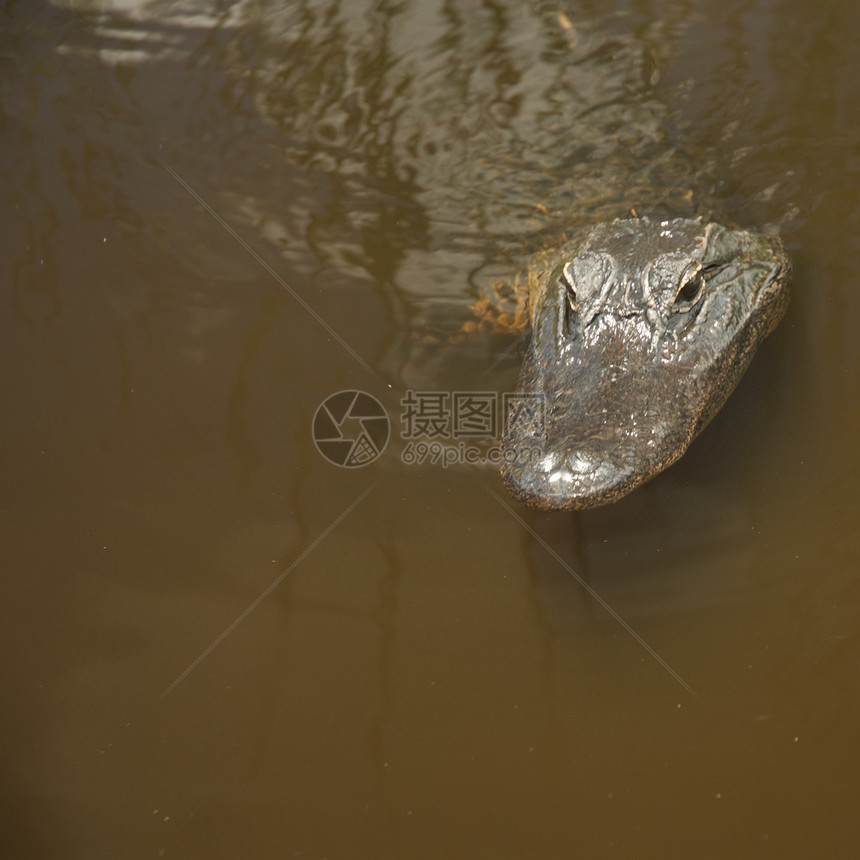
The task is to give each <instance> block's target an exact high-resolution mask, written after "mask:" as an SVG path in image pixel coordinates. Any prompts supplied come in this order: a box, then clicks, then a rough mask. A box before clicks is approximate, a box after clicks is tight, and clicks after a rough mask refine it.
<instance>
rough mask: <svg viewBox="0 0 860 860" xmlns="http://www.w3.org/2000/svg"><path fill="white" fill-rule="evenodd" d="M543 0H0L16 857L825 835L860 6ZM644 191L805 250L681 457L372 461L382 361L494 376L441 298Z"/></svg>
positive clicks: (846, 687)
mask: <svg viewBox="0 0 860 860" xmlns="http://www.w3.org/2000/svg"><path fill="white" fill-rule="evenodd" d="M564 9H565V12H566V15H567V18H568V19H569V21H570V22H571V25H572V26H571V27H567V26H566V22H565V21H564V20H560V19H559V17H558V15H557V9H556V7H554V6H550V5H548V4H547V5H544V4H541V3H532V4H518V3H514V2H497V3H492V4H490V3H478V2H463V3H456V4H455V3H447V2H424V0H421V2H419V0H406V2H401V3H396V4H395V3H386V2H377V3H373V2H370V0H364V2H359V0H355V2H344V3H338V2H333V0H332V2H325V0H319V2H305V3H298V2H296V3H290V2H288V3H283V4H277V3H266V2H261V3H254V2H246V3H240V4H235V5H227V4H223V5H221V6H219V5H213V4H208V3H207V4H204V3H198V2H186V3H176V4H171V3H148V4H147V3H137V4H136V3H131V2H128V3H117V4H115V5H113V6H111V5H108V4H105V5H104V6H99V5H98V4H96V3H87V4H83V3H75V4H62V5H60V4H58V5H49V4H46V3H44V2H37V0H33V2H28V0H23V2H18V3H15V4H12V5H11V6H8V7H7V8H6V10H5V12H4V13H3V15H4V27H3V34H4V35H3V45H4V47H3V52H2V67H0V72H2V85H0V99H2V102H0V103H2V114H3V136H2V148H3V177H4V178H3V184H2V188H0V217H2V237H3V239H2V247H3V255H2V272H3V278H2V284H3V295H4V301H3V305H2V308H3V316H2V342H3V355H4V357H5V361H4V367H5V372H4V374H3V377H2V381H0V386H2V392H0V403H2V406H3V416H4V420H3V421H2V423H0V428H2V462H3V476H4V487H5V501H4V503H3V506H2V507H3V521H4V524H5V529H4V532H5V540H4V549H3V559H4V570H5V574H4V576H3V582H4V585H3V601H2V605H3V617H4V625H3V645H4V647H3V670H4V671H3V677H4V690H5V694H6V706H5V709H4V710H5V720H4V723H5V726H4V731H3V736H4V741H5V743H4V744H3V746H4V759H3V760H4V776H5V779H4V783H5V784H4V788H5V791H4V801H5V802H4V803H3V804H2V809H3V817H4V819H5V822H4V825H5V826H4V836H3V844H4V846H5V848H4V853H5V854H6V855H7V856H10V857H11V856H15V857H27V858H30V857H33V858H35V857H62V858H77V857H81V858H92V857H123V858H125V857H128V858H132V857H158V856H166V857H171V856H172V857H189V858H197V857H199V858H212V857H224V858H228V857H229V858H234V857H261V858H268V857H293V856H295V857H330V858H331V857H392V858H394V857H397V858H402V857H427V858H436V857H470V858H471V857H571V856H583V857H601V856H609V855H611V856H691V857H726V856H742V857H752V856H774V857H809V856H849V854H850V853H851V848H852V846H856V844H857V840H858V838H860V825H858V824H857V815H856V803H857V799H858V792H860V768H858V764H860V731H858V728H857V723H858V717H860V689H858V677H860V635H858V619H860V577H858V575H857V574H858V567H859V566H860V558H858V538H857V525H858V507H860V505H858V491H857V480H858V474H860V469H858V466H860V455H858V447H857V444H856V440H857V430H858V418H860V414H858V406H857V404H858V402H860V401H858V396H860V382H858V376H857V367H858V342H860V338H858V336H857V331H858V326H860V298H858V296H860V292H858V290H857V288H856V281H857V271H858V249H860V226H859V225H858V208H857V207H858V176H860V128H858V117H860V90H858V84H857V81H858V80H860V55H858V53H857V49H856V45H857V41H858V38H860V20H858V12H857V9H856V6H854V5H852V4H850V3H849V2H839V0H822V2H818V3H815V4H808V3H801V2H792V0H783V2H779V1H778V0H772V2H767V0H759V2H753V3H750V2H743V3H741V2H726V0H719V2H717V0H690V2H680V0H677V2H671V0H665V2H659V0H644V2H636V3H623V2H619V3H617V4H609V5H607V4H603V3H601V4H598V3H593V2H586V0H582V2H580V3H576V2H571V3H567V4H565V5H564ZM684 165H686V167H685V166H684ZM673 183H676V184H674V185H673ZM655 205H656V206H657V207H658V208H657V210H656V211H662V210H663V209H666V210H671V211H677V212H679V213H681V214H687V213H688V212H690V211H705V210H708V211H710V210H715V211H719V212H720V213H721V215H722V217H725V218H728V219H731V220H734V221H737V222H740V223H742V224H744V225H749V226H758V227H761V228H764V229H768V230H771V231H779V232H780V233H781V235H782V236H783V238H784V239H785V241H786V243H787V245H788V247H789V249H790V251H791V253H792V255H793V257H794V260H795V264H796V277H795V281H794V289H793V300H792V306H791V309H790V311H789V315H788V317H787V318H786V320H785V322H784V324H783V325H782V327H781V328H780V329H779V331H778V332H777V333H776V334H775V335H774V336H773V337H772V338H771V340H770V341H769V342H768V343H767V344H766V345H765V347H764V348H763V349H762V351H761V352H760V354H759V357H758V359H757V360H756V362H755V363H754V365H753V367H752V369H751V370H750V372H749V374H748V375H747V377H746V378H745V380H744V381H743V383H742V385H741V387H740V388H739V389H738V391H737V392H736V394H735V395H733V397H732V399H731V401H730V402H729V404H728V406H727V407H726V409H725V410H724V412H723V413H722V414H721V415H720V416H719V417H718V418H717V420H716V421H715V422H714V423H713V424H712V425H711V427H709V429H708V430H707V431H706V432H705V434H704V435H703V436H702V437H701V439H699V440H698V441H697V443H696V444H695V445H694V446H693V448H692V449H691V451H690V452H689V454H688V455H687V456H686V457H685V458H684V459H683V460H682V461H681V462H680V463H679V464H678V465H677V466H675V467H673V468H672V469H670V470H669V471H668V472H666V473H665V474H664V475H662V476H661V477H660V478H658V479H657V480H655V481H654V482H653V483H652V484H650V485H648V486H647V487H645V488H644V489H642V490H640V491H638V492H636V493H634V494H633V495H632V496H630V497H629V498H628V499H626V500H624V501H623V502H621V503H619V504H617V505H615V506H613V507H609V508H605V509H599V510H595V511H592V512H587V513H584V514H582V515H581V516H579V517H574V516H570V515H535V514H532V513H529V512H527V511H524V510H522V509H520V508H518V507H516V506H515V505H514V504H513V503H512V502H510V501H509V500H508V499H507V497H506V496H505V495H504V492H503V490H502V488H501V484H500V481H499V479H498V476H497V474H496V472H495V471H494V470H493V469H492V468H487V467H483V468H477V467H471V466H456V467H452V468H449V469H443V468H441V467H440V466H439V465H434V464H432V463H429V462H426V463H424V464H423V465H415V464H413V465H406V464H403V463H401V460H400V456H401V454H402V452H403V451H404V450H405V448H406V444H407V441H408V440H403V439H400V438H396V437H398V435H399V433H400V431H401V429H402V428H401V427H400V426H398V425H399V421H398V418H399V415H400V398H401V397H403V396H404V395H405V393H406V391H407V390H408V389H409V388H410V387H414V388H419V389H424V390H427V391H435V392H451V391H485V392H490V393H491V394H496V393H498V392H503V391H507V390H510V389H511V388H512V386H513V385H514V382H515V379H516V373H517V363H518V356H517V348H516V347H514V348H513V349H511V347H512V346H513V345H514V343H515V338H514V337H511V336H504V335H490V334H473V335H472V336H470V337H468V338H466V339H465V340H464V341H462V342H460V343H458V344H448V343H444V338H445V336H446V334H447V333H451V332H454V331H456V329H457V328H459V327H460V326H461V325H462V324H463V323H464V322H466V321H468V320H469V319H471V316H470V311H469V309H468V308H469V305H470V304H472V303H474V302H475V301H476V300H477V299H478V298H480V297H482V296H486V295H488V294H490V293H491V292H492V290H493V285H494V284H495V283H496V282H498V281H499V280H504V279H510V278H512V277H513V276H514V275H515V274H516V272H517V270H518V269H519V268H520V267H521V266H522V265H523V264H524V261H525V259H526V257H527V255H528V253H530V252H532V251H534V250H535V249H536V248H539V247H541V246H542V245H545V244H546V243H547V242H548V241H550V240H551V239H552V237H555V236H557V235H558V234H559V231H560V230H562V229H564V228H565V227H567V226H571V225H575V224H579V223H587V222H588V221H590V220H594V219H596V218H603V217H611V216H613V215H623V214H625V212H626V211H627V209H629V208H630V207H635V208H636V209H637V211H644V210H645V209H647V208H649V207H651V206H655ZM428 333H435V334H436V336H438V337H441V338H442V340H443V342H442V343H440V344H439V345H435V346H434V345H432V344H431V345H428V344H425V343H423V341H422V340H421V339H423V338H424V337H425V336H426V335H427V334H428ZM416 338H418V339H416ZM508 350H509V351H508ZM506 351H508V352H506ZM342 389H361V390H364V391H366V392H368V393H370V394H372V395H374V396H375V397H377V398H379V399H380V400H381V401H382V402H383V403H384V404H385V406H386V408H387V409H388V411H389V414H390V415H391V416H392V417H393V418H394V420H395V425H394V431H393V435H394V437H395V438H394V439H393V441H392V442H391V444H390V445H389V448H388V449H387V450H386V452H385V453H384V454H383V456H382V457H381V458H380V459H379V460H378V461H376V462H375V463H374V464H372V465H370V466H367V467H365V468H359V469H341V468H337V467H336V466H333V465H331V464H330V463H328V462H327V461H326V460H324V459H323V457H322V456H321V455H320V454H319V453H318V452H317V451H316V449H315V447H314V444H313V441H312V438H311V423H312V420H313V418H314V414H315V412H316V410H317V407H318V406H319V404H320V403H321V402H322V401H323V400H324V399H325V398H326V397H328V396H329V395H330V394H332V393H334V392H337V391H339V390H342ZM582 583H586V585H587V588H586V587H584V586H583V584H582ZM249 609H250V610H251V611H250V612H248V610H249ZM213 645H214V646H215V647H214V648H213V647H212V646H213ZM690 691H693V694H691V692H690Z"/></svg>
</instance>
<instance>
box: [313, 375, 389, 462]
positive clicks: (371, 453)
mask: <svg viewBox="0 0 860 860" xmlns="http://www.w3.org/2000/svg"><path fill="white" fill-rule="evenodd" d="M390 433H391V424H390V422H389V420H388V415H387V414H386V413H385V409H384V408H383V406H382V404H381V403H380V402H379V401H378V400H377V399H376V398H375V397H372V396H371V395H370V394H366V393H365V392H364V391H338V392H337V394H332V395H331V397H327V398H326V399H325V400H324V401H323V402H322V403H320V405H319V408H318V409H317V411H316V414H315V415H314V424H313V434H314V444H315V445H316V446H317V451H319V452H320V454H322V455H323V457H325V458H326V460H328V461H329V462H330V463H334V464H335V466H343V467H344V468H346V469H357V468H358V467H359V466H366V465H367V464H368V463H372V462H373V461H374V460H375V459H376V458H377V457H378V456H379V455H380V454H381V453H382V452H383V451H384V450H385V446H386V445H387V444H388V436H389V434H390Z"/></svg>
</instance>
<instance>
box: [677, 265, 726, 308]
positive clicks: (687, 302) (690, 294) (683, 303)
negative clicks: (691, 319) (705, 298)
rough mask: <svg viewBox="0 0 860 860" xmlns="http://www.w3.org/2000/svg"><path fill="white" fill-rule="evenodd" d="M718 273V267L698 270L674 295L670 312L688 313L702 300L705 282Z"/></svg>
mask: <svg viewBox="0 0 860 860" xmlns="http://www.w3.org/2000/svg"><path fill="white" fill-rule="evenodd" d="M718 271H719V266H707V267H706V268H704V269H699V271H698V272H696V274H695V275H693V277H692V278H690V280H688V281H687V282H686V283H685V284H684V285H683V286H682V287H681V289H680V290H678V292H677V293H676V295H675V303H674V304H673V305H672V312H673V313H676V314H686V313H689V311H691V310H692V309H693V308H694V307H695V306H696V305H697V304H698V302H699V299H701V298H702V294H703V293H704V291H705V285H706V284H707V282H708V281H709V280H710V279H711V278H712V277H713V276H714V275H715V274H716V273H717V272H718Z"/></svg>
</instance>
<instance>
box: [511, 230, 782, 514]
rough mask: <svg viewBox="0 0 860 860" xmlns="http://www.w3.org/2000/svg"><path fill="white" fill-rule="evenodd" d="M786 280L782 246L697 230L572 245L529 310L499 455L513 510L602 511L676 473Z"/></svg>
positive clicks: (593, 237)
mask: <svg viewBox="0 0 860 860" xmlns="http://www.w3.org/2000/svg"><path fill="white" fill-rule="evenodd" d="M790 278H791V262H790V260H789V258H788V256H787V255H786V252H785V250H784V248H783V245H782V243H781V242H780V240H779V239H776V238H771V237H769V236H765V235H763V234H759V233H755V232H749V231H746V230H740V229H730V228H727V227H724V226H721V225H720V224H717V223H705V222H703V221H701V220H690V219H681V218H679V219H674V220H669V221H657V220H654V221H652V220H649V219H648V218H647V217H641V218H631V219H626V220H616V221H612V222H609V223H602V224H599V225H597V226H594V227H591V228H586V229H584V230H582V231H580V232H579V233H578V234H577V235H576V236H575V237H574V238H572V239H571V240H570V241H568V242H566V243H565V244H564V245H563V246H562V247H561V248H560V249H559V250H558V252H557V253H556V254H555V255H553V257H552V259H551V260H550V261H549V262H548V265H547V266H546V268H545V273H544V274H543V276H542V277H540V278H539V279H538V280H537V281H536V282H535V286H534V289H533V290H532V292H531V295H530V298H529V319H530V322H531V331H532V337H531V343H530V345H529V346H528V349H527V351H526V355H525V359H524V362H523V366H522V370H521V372H520V378H519V383H518V386H517V392H516V394H515V395H514V396H513V397H512V398H511V402H510V410H509V412H508V416H507V421H506V426H505V430H504V435H503V441H502V452H501V453H502V466H501V471H502V478H503V480H504V482H505V485H506V487H507V488H508V490H509V491H510V492H511V494H512V495H513V496H514V498H515V499H517V500H518V501H520V502H522V503H524V504H526V505H528V506H530V507H534V508H538V509H541V510H549V509H563V510H578V509H583V508H590V507H596V506H598V505H605V504H609V503H611V502H615V501H617V500H618V499H620V498H622V497H623V496H625V495H626V494H627V493H629V492H631V491H632V490H634V489H635V488H637V487H639V486H641V485H642V484H644V483H645V482H646V481H649V480H650V479H651V478H653V477H654V476H655V475H657V474H658V473H659V472H661V471H663V470H664V469H666V468H667V467H668V466H670V465H671V464H672V463H674V462H675V461H677V460H678V459H679V458H680V457H681V456H682V455H683V454H684V452H685V451H686V450H687V448H688V447H689V445H690V443H691V442H692V441H693V439H694V438H695V437H696V436H697V435H698V434H699V433H700V432H701V431H702V430H703V429H704V427H705V426H706V425H707V424H708V422H709V421H710V420H711V419H712V418H713V417H714V415H715V414H716V413H717V412H718V411H719V410H720V408H721V407H722V405H723V404H724V403H725V401H726V398H727V397H728V396H729V395H730V394H731V392H732V390H733V389H734V388H735V386H736V385H737V383H738V381H739V380H740V378H741V376H742V375H743V373H744V372H745V370H746V369H747V367H748V365H749V363H750V361H751V359H752V357H753V355H754V354H755V352H756V349H757V348H758V346H759V344H760V343H761V341H762V340H763V339H764V338H765V337H766V336H767V335H768V334H770V332H772V331H773V329H774V328H775V327H776V325H777V324H778V323H779V321H780V319H781V318H782V316H783V315H784V313H785V310H786V307H787V305H788V293H789V290H788V285H789V281H790Z"/></svg>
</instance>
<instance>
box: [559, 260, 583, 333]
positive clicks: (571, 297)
mask: <svg viewBox="0 0 860 860" xmlns="http://www.w3.org/2000/svg"><path fill="white" fill-rule="evenodd" d="M558 280H559V283H560V284H561V286H562V287H563V288H564V296H565V299H566V301H565V303H564V326H565V328H566V329H567V331H568V332H571V331H572V330H573V324H574V321H575V320H576V314H577V313H578V312H579V303H578V302H577V300H576V288H575V287H574V286H573V284H572V283H571V282H570V279H569V278H568V276H567V274H566V273H564V274H561V275H559V278H558Z"/></svg>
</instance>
